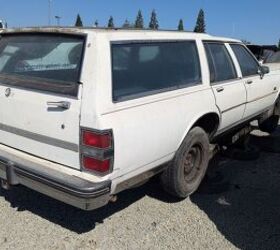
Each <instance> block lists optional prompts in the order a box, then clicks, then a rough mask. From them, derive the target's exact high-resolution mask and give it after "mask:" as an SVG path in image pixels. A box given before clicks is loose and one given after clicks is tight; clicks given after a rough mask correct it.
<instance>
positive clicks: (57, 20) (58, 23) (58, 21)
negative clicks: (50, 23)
mask: <svg viewBox="0 0 280 250" xmlns="http://www.w3.org/2000/svg"><path fill="white" fill-rule="evenodd" d="M55 19H56V22H57V26H60V19H61V16H55Z"/></svg>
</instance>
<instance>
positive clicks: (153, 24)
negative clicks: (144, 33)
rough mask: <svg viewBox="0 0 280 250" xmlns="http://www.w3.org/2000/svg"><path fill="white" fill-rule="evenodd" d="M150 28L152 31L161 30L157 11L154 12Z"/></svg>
mask: <svg viewBox="0 0 280 250" xmlns="http://www.w3.org/2000/svg"><path fill="white" fill-rule="evenodd" d="M149 28H150V29H152V30H158V29H159V24H158V20H157V14H156V11H155V10H153V11H152V14H151V21H150V24H149Z"/></svg>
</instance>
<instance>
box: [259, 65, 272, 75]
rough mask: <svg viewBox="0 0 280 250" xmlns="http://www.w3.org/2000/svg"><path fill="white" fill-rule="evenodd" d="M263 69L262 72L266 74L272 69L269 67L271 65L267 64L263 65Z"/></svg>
mask: <svg viewBox="0 0 280 250" xmlns="http://www.w3.org/2000/svg"><path fill="white" fill-rule="evenodd" d="M261 71H262V73H263V74H264V75H266V74H268V73H269V72H270V69H269V67H267V66H263V65H262V66H261Z"/></svg>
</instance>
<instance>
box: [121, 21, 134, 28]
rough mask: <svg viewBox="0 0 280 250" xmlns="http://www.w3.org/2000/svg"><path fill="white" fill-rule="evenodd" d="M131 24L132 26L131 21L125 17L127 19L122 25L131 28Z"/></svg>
mask: <svg viewBox="0 0 280 250" xmlns="http://www.w3.org/2000/svg"><path fill="white" fill-rule="evenodd" d="M131 26H132V25H131V23H130V22H129V21H128V20H127V19H125V21H124V23H123V25H122V27H123V28H124V29H129V28H131Z"/></svg>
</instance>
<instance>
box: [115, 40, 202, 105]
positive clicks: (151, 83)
mask: <svg viewBox="0 0 280 250" xmlns="http://www.w3.org/2000/svg"><path fill="white" fill-rule="evenodd" d="M112 70H113V101H115V102H119V101H124V100H129V99H135V98H139V97H142V96H146V95H151V94H155V93H159V92H163V91H168V90H175V89H179V88H185V87H189V86H194V85H197V84H200V83H201V72H200V62H199V57H198V52H197V48H196V43H195V42H194V41H184V42H160V43H154V42H153V43H130V44H113V45H112Z"/></svg>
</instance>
